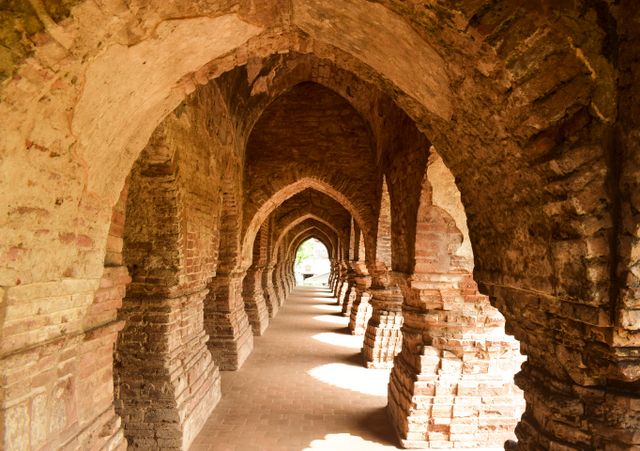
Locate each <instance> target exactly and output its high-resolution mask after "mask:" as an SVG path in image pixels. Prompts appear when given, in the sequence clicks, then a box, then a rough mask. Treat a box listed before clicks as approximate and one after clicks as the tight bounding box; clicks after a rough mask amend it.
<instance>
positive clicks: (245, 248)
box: [242, 177, 370, 265]
mask: <svg viewBox="0 0 640 451" xmlns="http://www.w3.org/2000/svg"><path fill="white" fill-rule="evenodd" d="M309 188H312V189H314V190H316V191H319V192H321V193H323V194H326V195H328V196H329V197H331V198H333V199H334V200H336V201H337V202H338V203H340V204H341V205H342V206H343V207H344V208H345V209H346V210H347V211H348V212H349V213H350V214H351V215H352V216H353V217H354V220H355V221H356V222H357V224H358V225H359V226H360V227H361V229H362V230H364V231H365V234H368V233H370V229H369V228H368V227H367V226H366V222H365V221H364V220H363V217H362V215H361V213H360V212H359V210H358V209H356V207H355V206H354V205H353V203H352V202H351V201H350V200H349V199H348V198H347V197H346V196H344V195H343V194H342V193H341V192H340V191H338V190H337V189H335V188H334V187H333V186H331V185H329V184H328V183H326V182H324V181H322V180H319V179H315V178H310V177H306V178H303V179H300V180H298V181H296V182H294V183H292V184H290V185H288V186H286V187H284V188H282V189H280V190H279V191H278V192H276V193H275V194H274V195H273V196H272V197H271V198H270V199H269V200H268V201H266V202H264V203H263V204H262V206H261V207H260V208H259V209H258V211H257V212H256V213H255V214H254V216H253V217H252V218H251V219H250V220H249V221H248V226H247V229H246V231H245V233H244V237H243V240H242V257H243V261H244V264H245V265H246V264H247V262H250V261H251V252H252V250H253V249H252V246H253V241H254V240H255V236H256V234H257V232H258V229H259V228H260V225H261V224H262V223H263V222H264V220H265V219H266V218H267V217H268V216H269V215H270V214H271V213H272V212H273V211H274V210H275V209H276V208H277V207H278V206H279V205H280V204H282V202H284V201H285V200H287V199H289V198H291V197H293V196H294V195H296V194H298V193H300V192H302V191H304V190H306V189H309Z"/></svg>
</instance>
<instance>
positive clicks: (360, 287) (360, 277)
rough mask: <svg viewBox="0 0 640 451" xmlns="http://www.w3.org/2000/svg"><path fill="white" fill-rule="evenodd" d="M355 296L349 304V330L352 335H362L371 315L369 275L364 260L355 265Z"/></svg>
mask: <svg viewBox="0 0 640 451" xmlns="http://www.w3.org/2000/svg"><path fill="white" fill-rule="evenodd" d="M355 271H356V277H355V292H356V295H355V298H354V300H353V303H352V305H351V311H350V316H349V330H350V331H351V333H352V334H353V335H363V334H364V331H365V329H366V327H367V322H368V321H369V318H370V317H371V304H369V299H370V298H371V294H370V293H369V287H370V286H371V276H370V275H369V274H368V272H367V267H366V266H365V264H364V262H358V263H357V264H356V265H355Z"/></svg>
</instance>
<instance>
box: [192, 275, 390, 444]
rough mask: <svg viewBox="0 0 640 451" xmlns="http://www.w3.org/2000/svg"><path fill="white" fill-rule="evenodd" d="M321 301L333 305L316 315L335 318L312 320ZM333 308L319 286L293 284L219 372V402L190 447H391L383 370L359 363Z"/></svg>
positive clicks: (355, 343) (356, 341)
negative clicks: (242, 355) (261, 328)
mask: <svg viewBox="0 0 640 451" xmlns="http://www.w3.org/2000/svg"><path fill="white" fill-rule="evenodd" d="M326 298H331V299H332V302H327V303H326V305H330V306H332V307H334V308H335V310H334V311H329V310H326V312H323V313H322V315H328V316H331V317H334V318H335V319H336V320H337V321H338V322H336V323H334V322H333V321H330V322H322V321H318V320H317V319H314V317H317V316H318V310H317V309H316V308H314V305H318V304H319V303H322V304H325V302H324V299H326ZM340 309H341V307H340V306H338V305H337V304H336V303H335V298H333V297H331V296H330V292H328V291H327V290H326V289H317V288H316V289H313V288H310V287H300V288H299V289H298V288H296V290H294V292H292V294H291V295H290V296H289V298H288V299H287V302H286V303H285V305H284V306H283V307H282V308H281V310H280V312H279V314H278V315H277V317H276V318H274V319H272V320H271V324H270V326H269V328H268V329H267V331H266V333H265V334H264V335H263V336H261V337H254V340H255V341H254V343H255V348H254V351H253V353H252V354H251V355H250V356H249V358H248V359H247V361H246V362H245V364H244V366H243V367H242V368H241V370H239V371H235V372H224V373H223V374H222V382H223V383H222V387H223V392H222V400H221V401H220V403H219V404H218V406H217V407H216V409H215V410H214V411H213V413H212V415H211V416H210V417H209V419H208V421H207V423H206V424H205V426H204V427H203V429H202V431H201V432H200V434H199V435H198V437H196V439H195V441H194V443H193V445H192V447H191V449H192V450H197V451H214V450H215V451H225V450H230V451H231V450H233V451H240V450H241V451H245V450H247V451H248V450H251V449H256V450H258V449H259V450H268V451H281V450H296V451H301V450H303V449H307V448H308V449H311V450H325V451H329V450H331V451H341V450H347V451H352V450H353V451H359V450H389V449H399V448H396V441H395V436H394V434H393V430H392V428H391V424H390V422H389V420H388V418H387V414H386V407H385V406H386V392H387V384H388V372H385V370H368V369H366V368H364V366H363V361H362V356H361V354H360V351H359V349H358V347H359V346H361V345H362V337H355V336H353V335H351V332H350V331H349V329H348V327H346V324H347V323H348V321H349V319H348V318H346V317H344V316H342V315H341V314H340V312H339V310H340ZM341 324H342V326H341ZM336 326H338V327H336ZM318 332H320V333H318ZM318 336H322V337H321V338H322V339H318Z"/></svg>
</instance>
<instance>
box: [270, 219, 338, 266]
mask: <svg viewBox="0 0 640 451" xmlns="http://www.w3.org/2000/svg"><path fill="white" fill-rule="evenodd" d="M311 228H313V229H314V230H316V231H318V233H322V234H323V235H324V237H325V240H326V241H327V242H328V243H329V244H330V245H327V251H329V255H330V256H331V255H334V254H335V252H337V249H338V246H339V245H340V237H339V236H338V234H337V233H336V232H335V230H334V229H333V228H331V227H329V226H327V225H326V224H324V223H323V222H321V221H318V220H317V219H315V218H309V219H307V220H306V221H303V222H301V223H300V224H298V226H297V227H294V228H292V229H291V230H290V231H289V232H290V233H291V237H290V239H288V240H286V241H284V242H283V243H282V249H283V250H284V256H285V258H292V256H293V254H292V252H293V249H294V248H297V247H296V246H294V243H295V241H296V240H297V239H298V238H299V237H300V236H301V234H302V233H303V232H306V231H309V230H310V229H311ZM301 230H302V231H301ZM325 244H326V243H325Z"/></svg>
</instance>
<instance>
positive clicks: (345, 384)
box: [307, 363, 389, 396]
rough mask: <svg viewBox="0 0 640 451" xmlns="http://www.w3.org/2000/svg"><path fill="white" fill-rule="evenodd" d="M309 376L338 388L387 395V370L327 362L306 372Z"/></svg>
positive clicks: (373, 394) (366, 393)
mask: <svg viewBox="0 0 640 451" xmlns="http://www.w3.org/2000/svg"><path fill="white" fill-rule="evenodd" d="M307 373H308V374H309V375H310V376H311V377H313V378H315V379H317V380H319V381H321V382H324V383H326V384H330V385H333V386H335V387H339V388H345V389H347V390H351V391H355V392H358V393H363V394H365V395H372V396H387V384H388V383H389V370H371V369H367V368H364V367H357V366H353V365H346V364H344V363H328V364H326V365H321V366H317V367H315V368H312V369H311V370H309V371H308V372H307Z"/></svg>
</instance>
